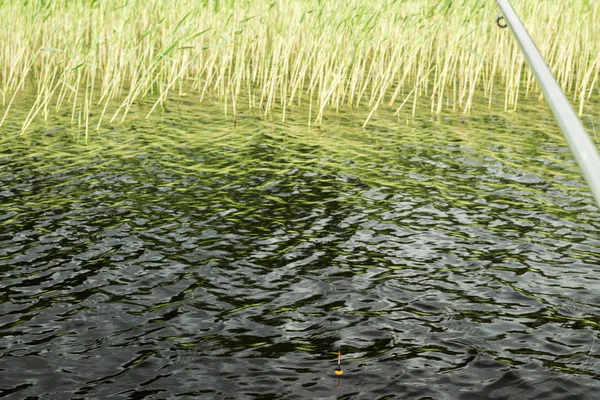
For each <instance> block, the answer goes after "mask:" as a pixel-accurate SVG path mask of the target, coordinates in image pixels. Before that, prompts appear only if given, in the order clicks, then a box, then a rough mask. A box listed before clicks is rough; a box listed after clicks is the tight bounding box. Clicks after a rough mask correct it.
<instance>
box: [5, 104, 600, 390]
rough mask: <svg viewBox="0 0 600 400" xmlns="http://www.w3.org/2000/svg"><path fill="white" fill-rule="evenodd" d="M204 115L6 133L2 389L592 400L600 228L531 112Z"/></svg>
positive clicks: (550, 134) (558, 143)
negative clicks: (97, 129)
mask: <svg viewBox="0 0 600 400" xmlns="http://www.w3.org/2000/svg"><path fill="white" fill-rule="evenodd" d="M190 107H191V106H190ZM211 115H219V117H213V116H211ZM220 115H222V111H221V110H218V111H217V110H212V109H210V108H208V109H205V110H204V111H202V112H200V111H198V109H189V110H187V109H184V110H183V111H182V110H179V111H172V112H167V113H165V115H163V117H164V119H162V120H160V121H145V120H141V121H140V122H139V123H135V122H134V123H131V124H130V125H128V126H127V127H123V128H119V129H114V130H110V131H104V132H102V136H101V137H98V136H93V137H92V138H90V139H89V141H88V143H87V144H86V143H85V142H84V141H82V140H79V141H77V140H74V139H73V137H72V136H71V134H72V133H71V132H72V131H71V130H70V129H64V128H63V127H64V126H66V125H65V122H62V124H63V125H61V122H60V121H54V122H52V124H50V125H52V126H49V127H47V128H44V129H41V128H40V129H38V130H37V131H36V132H35V133H33V134H31V135H30V136H28V137H25V138H12V137H13V135H8V137H9V138H6V137H5V138H4V139H2V141H1V143H0V153H1V156H0V184H1V187H0V201H1V202H2V209H1V213H0V279H1V284H2V291H1V294H0V296H1V297H0V302H1V304H0V311H1V321H0V324H1V325H0V334H1V335H2V340H1V341H0V397H8V398H29V399H34V398H35V399H38V398H39V399H42V398H43V399H67V398H82V399H83V398H86V399H92V398H98V399H105V398H106V399H108V398H129V399H142V398H147V399H160V398H215V399H226V398H229V399H272V398H285V399H334V398H340V399H391V398H398V399H488V398H489V399H515V398H520V399H580V398H590V399H591V398H596V397H595V394H594V390H595V389H597V388H598V387H600V385H599V381H598V374H599V373H600V366H599V365H598V362H599V359H600V341H597V342H595V337H596V335H597V333H598V329H599V323H600V293H599V289H600V281H599V280H600V267H599V261H600V241H599V239H598V235H597V230H598V228H599V226H600V213H599V212H598V210H597V208H596V207H595V205H594V203H593V201H592V198H591V196H590V195H589V192H588V190H587V189H586V187H585V186H584V185H583V183H582V179H581V178H580V174H579V171H578V170H577V168H576V167H575V166H574V163H573V161H572V157H571V156H570V154H569V152H568V149H567V148H566V145H565V143H564V141H563V140H562V139H561V137H560V135H559V134H558V131H557V129H556V127H555V125H554V123H553V121H552V119H551V118H549V115H548V114H547V113H545V112H543V111H531V112H530V113H529V114H527V115H526V118H524V119H522V120H516V119H514V118H512V119H510V118H509V119H505V118H504V117H500V116H496V117H493V116H488V117H485V118H465V117H458V116H457V117H451V118H447V119H442V120H431V118H430V117H429V118H428V119H417V120H416V121H409V122H408V123H407V122H406V121H403V120H400V121H398V120H395V119H393V118H386V117H383V116H381V117H380V118H379V119H374V120H373V123H372V124H370V125H369V127H368V128H367V129H366V130H362V129H360V128H359V127H358V126H359V123H358V122H356V121H355V119H353V117H352V115H344V114H342V115H341V116H338V117H332V118H331V119H330V120H328V121H325V126H324V128H322V129H315V128H312V129H310V130H309V129H308V128H307V127H306V123H305V121H294V120H293V119H292V120H289V121H288V122H286V124H285V125H281V124H280V123H277V122H272V121H270V120H269V119H267V120H264V119H263V118H262V117H253V116H250V115H249V116H248V117H247V118H240V119H239V120H238V124H237V127H236V128H234V127H233V124H232V123H231V121H230V120H229V119H228V117H226V116H220ZM11 126H12V125H10V124H9V125H8V126H7V127H6V128H5V129H7V130H10V129H12V128H11ZM12 127H13V128H14V129H16V125H15V126H12ZM157 133H158V134H157ZM94 135H97V134H94ZM338 350H339V351H341V352H342V367H343V369H344V375H342V376H341V379H338V377H337V376H335V375H334V373H333V372H334V369H335V367H336V355H337V351H338Z"/></svg>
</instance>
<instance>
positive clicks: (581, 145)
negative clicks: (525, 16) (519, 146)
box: [496, 0, 600, 207]
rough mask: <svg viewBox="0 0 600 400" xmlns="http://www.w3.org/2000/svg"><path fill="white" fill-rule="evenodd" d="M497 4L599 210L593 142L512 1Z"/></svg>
mask: <svg viewBox="0 0 600 400" xmlns="http://www.w3.org/2000/svg"><path fill="white" fill-rule="evenodd" d="M496 2H497V3H498V7H500V9H501V10H502V13H503V14H504V19H505V20H506V23H507V25H508V26H509V27H510V29H511V31H512V33H513V35H514V36H515V38H516V39H517V42H518V43H519V46H521V50H523V53H524V54H525V58H526V59H527V62H528V63H529V66H530V67H531V69H532V70H533V73H534V74H535V77H536V79H537V81H538V83H539V84H540V86H541V87H542V90H543V91H544V97H545V98H546V102H547V103H548V105H549V106H550V109H552V113H553V114H554V118H555V119H556V121H557V122H558V125H559V126H560V129H561V130H562V132H563V135H564V136H565V138H566V139H567V142H568V143H569V147H570V148H571V152H572V153H573V155H574V156H575V159H576V160H577V163H578V164H579V167H580V168H581V170H582V171H583V176H584V178H585V180H586V181H587V184H588V185H589V187H590V189H591V191H592V194H593V196H594V199H595V200H596V204H597V205H598V207H600V156H599V155H598V152H597V150H596V147H595V146H594V143H593V142H592V140H591V139H590V137H589V136H588V134H587V132H586V130H585V128H584V127H583V125H582V124H581V121H580V120H579V118H578V117H577V114H575V111H574V110H573V107H571V104H570V103H569V101H568V100H567V97H566V96H565V94H564V92H563V91H562V89H561V88H560V86H559V85H558V82H556V79H554V76H553V75H552V72H551V71H550V69H549V68H548V65H547V64H546V61H545V60H544V58H543V57H542V55H541V54H540V52H539V50H538V49H537V47H536V46H535V43H534V42H533V40H532V39H531V36H529V34H528V33H527V30H526V29H525V26H523V23H522V22H521V20H520V19H519V16H518V15H517V13H516V12H515V10H514V9H513V8H512V6H511V5H510V3H509V1H508V0H496ZM501 18H502V17H499V18H498V20H497V23H498V25H499V26H501V27H505V25H504V26H503V25H500V22H501V21H500V20H501Z"/></svg>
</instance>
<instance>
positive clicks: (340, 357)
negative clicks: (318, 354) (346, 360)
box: [335, 351, 344, 375]
mask: <svg viewBox="0 0 600 400" xmlns="http://www.w3.org/2000/svg"><path fill="white" fill-rule="evenodd" d="M341 364H342V353H341V352H340V351H338V366H337V368H336V369H335V374H336V375H341V374H343V373H344V371H342V365H341Z"/></svg>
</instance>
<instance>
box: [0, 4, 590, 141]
mask: <svg viewBox="0 0 600 400" xmlns="http://www.w3.org/2000/svg"><path fill="white" fill-rule="evenodd" d="M513 6H514V7H515V9H516V10H517V12H518V13H519V14H520V15H521V18H522V19H523V21H524V23H525V25H526V26H527V27H528V29H529V31H530V33H531V35H532V37H533V38H534V40H535V41H536V43H537V45H538V47H539V49H540V50H541V52H542V54H543V55H544V56H545V57H546V60H547V61H548V63H549V65H550V67H551V69H552V70H553V72H554V73H555V76H556V77H557V79H558V81H559V83H560V84H561V85H562V87H563V88H564V89H565V91H566V92H567V93H568V94H569V96H570V97H571V99H572V100H573V101H574V102H575V104H576V105H578V107H579V112H580V114H582V113H583V112H584V107H585V104H586V101H587V100H588V99H589V98H590V96H592V95H593V94H594V93H595V94H598V77H599V74H600V40H598V37H599V35H600V32H599V28H598V24H597V21H599V20H600V5H599V4H598V2H597V1H593V0H573V1H569V2H554V1H526V0H521V1H518V0H515V1H513ZM497 15H498V9H497V8H496V5H495V2H494V1H491V0H479V1H477V0H462V1H460V0H455V1H452V0H404V1H402V0H368V1H367V0H346V1H326V0H279V1H276V0H274V1H269V0H267V1H265V0H236V1H233V0H177V1H176V2H174V1H172V0H55V1H50V0H46V1H43V0H35V1H33V0H29V1H26V0H4V1H2V0H0V21H3V29H2V30H0V49H1V50H0V97H1V102H2V105H3V109H4V111H3V112H0V127H1V126H2V124H3V123H5V122H6V121H7V120H9V119H10V116H11V109H12V107H13V106H14V105H15V104H16V103H15V99H18V97H19V95H20V94H23V95H24V94H25V93H30V92H31V91H35V94H36V96H34V97H35V100H34V101H32V102H31V103H32V104H29V105H28V106H27V107H31V108H30V111H29V114H28V115H27V117H26V118H24V120H23V121H20V122H19V123H22V131H23V132H24V131H26V130H27V128H28V127H29V126H30V124H31V123H32V121H33V120H34V119H36V118H44V119H47V118H48V116H49V115H50V114H51V113H53V112H62V113H64V112H65V110H68V111H69V113H70V115H71V118H72V120H73V121H76V122H77V123H79V124H80V125H81V126H85V128H86V132H87V130H88V129H93V128H97V127H100V126H101V125H102V124H104V123H109V122H115V121H117V122H119V121H124V120H125V119H126V118H127V116H128V113H129V112H130V110H131V106H132V105H133V104H134V103H135V102H136V101H139V100H140V99H142V98H151V99H153V100H155V102H154V103H153V106H152V107H149V108H148V110H147V113H148V114H150V113H152V112H154V111H155V110H156V109H157V107H161V105H163V104H164V102H165V101H167V100H168V99H169V98H175V97H181V96H187V97H188V98H189V97H193V98H195V99H197V100H200V101H202V100H204V99H206V98H207V97H211V98H214V97H217V98H218V99H219V100H221V101H222V102H223V104H224V107H225V110H226V111H228V112H232V113H233V114H234V116H235V115H236V114H237V113H238V112H239V111H242V110H247V109H259V110H261V112H264V113H265V114H268V113H270V112H272V111H273V110H277V112H278V113H280V115H281V118H282V119H284V120H285V116H286V113H288V112H289V109H290V107H292V106H293V105H294V104H297V103H298V102H308V103H309V112H308V114H309V115H308V116H307V120H308V121H309V123H314V124H320V123H321V120H322V118H323V114H324V113H325V112H326V111H327V110H332V109H333V110H336V109H339V108H340V107H352V108H364V109H366V110H369V112H370V113H374V112H375V111H376V110H377V109H378V108H379V107H382V106H383V107H393V108H394V109H395V110H397V112H401V110H408V112H410V109H411V108H412V109H413V110H414V109H415V107H416V104H417V103H422V102H426V103H428V104H431V111H432V113H438V114H439V113H441V112H443V111H445V110H453V111H459V112H469V110H470V109H471V106H472V104H473V102H474V99H475V98H476V97H484V98H485V99H487V100H488V101H489V104H490V105H491V104H492V100H495V101H498V100H500V101H501V102H502V103H503V104H504V108H505V109H506V110H514V109H516V107H517V105H518V103H519V101H520V98H522V97H523V96H528V97H535V98H536V99H537V98H538V97H540V96H541V95H540V90H539V88H538V87H537V84H536V83H535V79H534V77H533V75H532V73H531V72H530V70H529V68H528V67H527V65H526V63H525V61H524V58H523V56H522V55H521V53H520V50H519V48H518V46H517V44H516V42H515V40H514V38H513V37H512V35H511V33H510V31H509V30H508V29H500V28H498V27H497V26H496V24H495V19H496V16H497ZM19 106H20V107H21V105H19ZM370 117H371V114H369V117H367V118H366V121H365V123H367V122H368V120H369V119H370Z"/></svg>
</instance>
